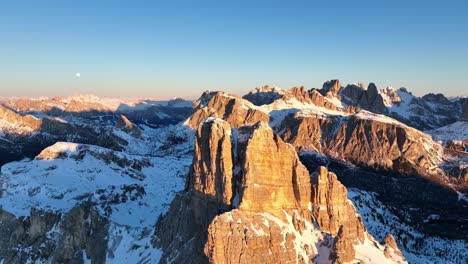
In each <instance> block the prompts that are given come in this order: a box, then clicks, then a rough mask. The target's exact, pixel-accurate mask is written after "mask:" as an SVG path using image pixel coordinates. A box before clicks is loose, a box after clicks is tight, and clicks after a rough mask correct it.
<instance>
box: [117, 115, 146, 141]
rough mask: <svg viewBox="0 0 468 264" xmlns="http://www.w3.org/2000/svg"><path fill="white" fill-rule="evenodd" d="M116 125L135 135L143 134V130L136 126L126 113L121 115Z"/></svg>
mask: <svg viewBox="0 0 468 264" xmlns="http://www.w3.org/2000/svg"><path fill="white" fill-rule="evenodd" d="M116 127H117V128H118V129H121V130H123V131H124V132H125V133H129V134H131V135H132V136H134V137H140V136H141V130H140V129H139V128H138V127H137V126H135V125H134V124H133V123H132V122H131V121H130V120H129V119H128V118H127V117H126V116H125V115H120V118H119V119H118V120H117V124H116Z"/></svg>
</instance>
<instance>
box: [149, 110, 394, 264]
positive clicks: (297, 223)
mask: <svg viewBox="0 0 468 264" xmlns="http://www.w3.org/2000/svg"><path fill="white" fill-rule="evenodd" d="M320 172H321V173H320V175H316V176H313V177H312V183H311V177H310V175H309V172H308V170H307V169H306V168H305V166H304V165H303V164H302V163H301V162H300V160H299V157H298V155H297V154H296V151H295V149H294V147H293V146H292V145H289V144H287V143H285V142H284V141H283V140H282V139H281V137H279V136H278V135H276V134H275V133H274V132H273V130H272V129H271V128H270V127H269V126H268V125H267V124H265V123H263V122H257V123H255V124H253V125H249V126H241V127H238V128H237V129H235V128H232V127H231V126H230V124H229V122H227V121H224V120H221V119H213V118H211V119H207V120H205V121H204V122H202V123H200V125H199V126H198V128H197V132H196V136H195V154H194V159H193V164H192V168H191V171H190V175H189V177H188V180H187V188H186V190H185V191H184V192H183V193H181V194H180V195H179V196H178V197H176V199H175V200H174V201H173V203H172V205H171V209H170V210H169V212H168V214H167V215H165V216H164V217H162V218H160V219H159V221H158V229H157V230H158V237H159V238H160V240H159V241H158V244H159V245H160V246H162V248H163V250H164V252H165V253H164V255H163V259H162V261H163V262H165V261H168V262H180V263H183V262H191V261H194V262H197V263H206V262H208V263H231V262H233V261H234V260H235V262H238V263H260V262H281V263H291V262H297V263H308V262H310V261H311V260H312V259H315V260H317V261H319V262H320V261H322V260H324V261H328V259H329V258H330V254H329V253H328V252H330V250H331V251H332V252H331V254H332V256H333V258H334V259H346V257H347V256H351V257H352V259H353V260H354V259H355V257H354V256H355V255H354V253H353V250H354V247H355V245H357V244H360V243H371V242H369V240H365V238H364V235H365V233H364V232H365V229H364V227H363V225H362V222H361V221H360V218H359V217H358V216H356V210H355V209H354V207H353V205H352V204H351V202H349V201H348V200H347V198H346V188H345V187H344V186H343V185H341V183H339V181H338V180H337V179H336V176H335V175H334V174H332V173H328V171H327V170H326V169H325V168H321V170H320ZM319 179H320V180H319ZM322 208H324V209H322ZM311 217H314V219H316V222H317V224H318V227H320V229H318V227H317V226H314V224H313V221H312V218H311ZM340 227H342V228H344V231H342V232H341V233H340V232H339V228H340ZM339 234H341V235H340V236H339ZM336 236H338V238H337V239H336V243H335V247H334V248H333V247H332V244H331V243H330V241H333V237H336ZM369 239H370V238H369ZM376 243H377V242H376ZM349 245H350V248H349V247H348V246H349ZM372 247H375V246H374V245H372ZM322 248H326V250H325V249H323V250H322ZM378 250H380V249H378ZM324 252H325V253H324ZM379 252H380V253H379V254H380V255H379V256H378V258H385V257H384V255H383V250H382V251H379ZM356 255H357V253H356ZM375 261H377V260H375Z"/></svg>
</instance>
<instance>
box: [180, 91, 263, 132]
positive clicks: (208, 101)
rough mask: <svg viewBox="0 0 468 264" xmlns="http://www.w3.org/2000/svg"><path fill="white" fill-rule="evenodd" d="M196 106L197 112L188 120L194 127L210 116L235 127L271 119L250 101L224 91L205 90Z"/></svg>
mask: <svg viewBox="0 0 468 264" xmlns="http://www.w3.org/2000/svg"><path fill="white" fill-rule="evenodd" d="M194 107H195V109H196V111H195V113H194V114H193V115H192V116H191V117H190V118H189V119H188V120H187V121H186V124H187V125H188V126H190V127H192V128H196V127H197V126H198V125H199V124H200V123H201V122H202V121H203V120H205V119H206V118H208V117H213V118H222V119H224V120H226V121H228V122H229V124H230V125H231V126H232V127H234V128H237V127H240V126H243V125H249V124H250V125H251V124H254V123H256V122H258V121H263V122H268V121H269V119H270V117H269V116H268V115H267V114H266V113H264V112H262V111H259V110H256V109H254V108H253V107H252V104H251V103H250V102H248V101H246V100H243V99H242V98H240V97H237V96H234V95H229V94H227V93H224V92H205V93H204V94H203V95H202V96H201V97H200V99H198V101H196V102H195V104H194Z"/></svg>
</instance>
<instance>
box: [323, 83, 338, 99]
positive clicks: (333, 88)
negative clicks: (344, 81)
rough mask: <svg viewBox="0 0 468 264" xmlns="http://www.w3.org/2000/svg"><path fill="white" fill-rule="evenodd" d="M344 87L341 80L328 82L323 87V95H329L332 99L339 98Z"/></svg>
mask: <svg viewBox="0 0 468 264" xmlns="http://www.w3.org/2000/svg"><path fill="white" fill-rule="evenodd" d="M341 88H342V86H341V82H340V80H330V81H326V82H325V83H324V84H323V86H322V90H321V93H322V95H324V96H326V95H327V94H328V93H329V96H331V97H337V96H338V95H339V93H340V90H341Z"/></svg>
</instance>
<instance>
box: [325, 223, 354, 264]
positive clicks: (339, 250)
mask: <svg viewBox="0 0 468 264" xmlns="http://www.w3.org/2000/svg"><path fill="white" fill-rule="evenodd" d="M347 231H348V230H347V228H346V227H345V226H340V229H339V230H338V234H337V235H336V237H335V240H334V241H333V247H332V252H331V254H330V259H331V260H332V261H333V263H336V264H342V263H347V262H351V261H352V260H354V257H355V255H356V252H355V250H354V247H353V240H352V237H351V236H350V234H349V232H347Z"/></svg>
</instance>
